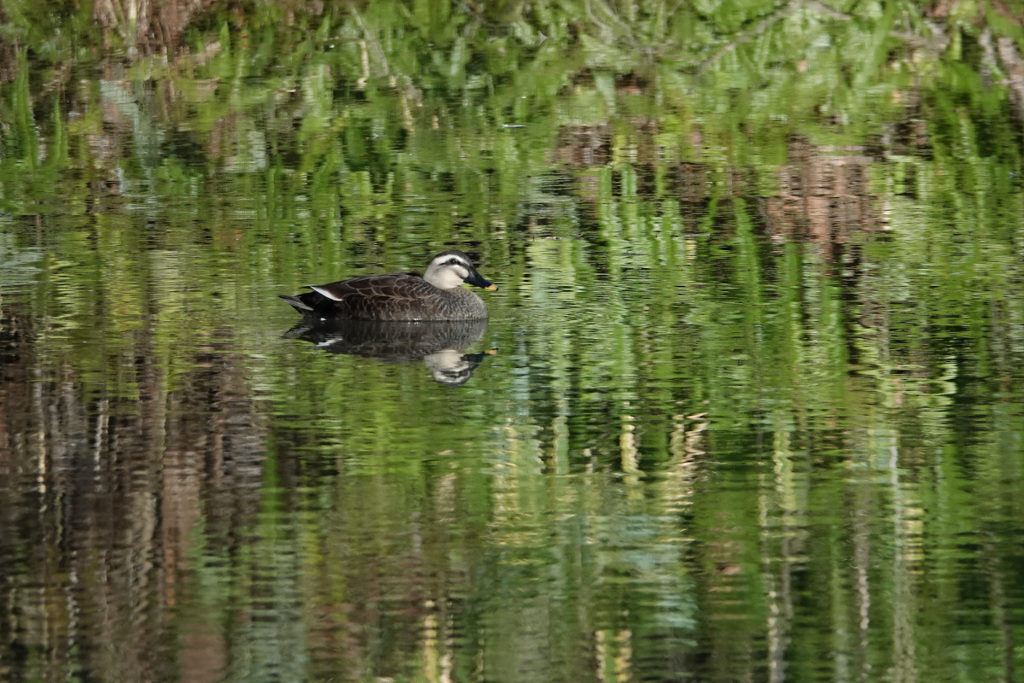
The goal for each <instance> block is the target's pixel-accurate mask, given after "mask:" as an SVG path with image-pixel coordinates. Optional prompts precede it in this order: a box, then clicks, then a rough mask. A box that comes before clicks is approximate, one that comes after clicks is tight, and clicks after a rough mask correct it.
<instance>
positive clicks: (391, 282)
mask: <svg viewBox="0 0 1024 683" xmlns="http://www.w3.org/2000/svg"><path fill="white" fill-rule="evenodd" d="M463 284H469V285H473V286H476V287H480V288H482V289H488V290H491V291H495V290H497V289H498V287H497V285H494V284H492V283H491V282H490V281H489V280H487V279H485V278H484V277H483V276H482V275H480V273H478V272H477V270H476V268H475V267H474V266H473V262H472V261H471V260H470V258H469V257H468V256H466V255H465V254H464V253H462V252H461V251H458V250H457V249H449V250H448V251H442V252H441V253H440V254H438V255H437V256H435V257H434V258H432V259H431V260H430V264H429V265H428V266H427V270H426V272H425V273H424V274H423V275H422V276H421V275H418V274H416V273H388V274H387V275H364V276H362V277H354V278H352V279H350V280H341V281H339V282H331V283H329V284H326V285H309V289H311V290H313V291H311V292H303V293H302V294H297V295H295V296H289V295H286V294H279V295H278V296H279V297H280V298H282V299H284V300H285V301H287V302H288V303H289V304H290V305H291V306H292V308H294V309H295V310H296V311H298V312H299V313H302V314H303V316H304V317H312V318H317V319H321V320H327V319H336V320H404V321H417V320H484V319H486V318H487V317H488V312H487V304H485V303H484V300H483V299H481V298H480V297H479V296H478V295H477V294H476V293H474V292H472V291H470V290H468V289H466V288H464V287H462V286H461V285H463Z"/></svg>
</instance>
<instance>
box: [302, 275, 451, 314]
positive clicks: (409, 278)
mask: <svg viewBox="0 0 1024 683" xmlns="http://www.w3.org/2000/svg"><path fill="white" fill-rule="evenodd" d="M310 289H312V290H313V291H314V292H316V293H317V294H319V295H320V296H321V297H323V300H322V305H323V306H324V307H325V308H328V309H331V310H333V311H334V312H336V313H338V314H341V315H344V316H347V317H351V318H356V319H361V320H395V319H406V318H408V317H409V316H410V313H411V312H414V311H415V310H416V309H417V308H418V307H420V306H422V304H423V302H424V300H429V299H430V298H432V297H436V296H437V294H438V289H437V288H436V287H434V286H433V285H432V284H430V283H429V282H427V281H426V280H424V279H423V278H422V277H420V276H419V275H412V274H409V273H391V274H389V275H368V276H364V277H356V278H352V279H351V280H342V281H341V282H332V283H330V284H326V285H312V286H310ZM314 308H320V307H319V306H314Z"/></svg>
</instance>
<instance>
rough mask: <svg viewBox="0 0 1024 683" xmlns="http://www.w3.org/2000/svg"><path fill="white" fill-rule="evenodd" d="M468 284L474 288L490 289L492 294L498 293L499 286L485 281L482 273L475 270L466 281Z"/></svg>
mask: <svg viewBox="0 0 1024 683" xmlns="http://www.w3.org/2000/svg"><path fill="white" fill-rule="evenodd" d="M465 282H466V284H470V285H473V286H474V287H482V288H483V289H489V290H491V291H492V292H496V291H498V285H496V284H494V283H493V282H491V281H490V280H487V279H484V277H483V276H482V275H480V273H478V272H476V271H475V270H474V271H473V272H472V273H470V274H469V277H467V278H466V280H465Z"/></svg>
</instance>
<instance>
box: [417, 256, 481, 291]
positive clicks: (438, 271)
mask: <svg viewBox="0 0 1024 683" xmlns="http://www.w3.org/2000/svg"><path fill="white" fill-rule="evenodd" d="M469 269H470V265H469V264H468V263H466V261H465V259H462V258H460V257H458V256H455V255H452V254H449V255H447V256H442V257H440V258H435V259H434V260H433V261H431V262H430V267H429V268H427V272H426V273H425V274H424V275H423V279H424V280H426V281H427V282H429V283H430V284H432V285H434V286H435V287H437V288H438V289H452V288H453V287H458V286H459V285H461V284H462V281H463V280H465V279H466V278H467V277H469Z"/></svg>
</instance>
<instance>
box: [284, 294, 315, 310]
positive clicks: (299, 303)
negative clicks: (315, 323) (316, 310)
mask: <svg viewBox="0 0 1024 683" xmlns="http://www.w3.org/2000/svg"><path fill="white" fill-rule="evenodd" d="M277 296H278V297H279V298H281V299H284V300H285V301H287V302H288V304H289V305H290V306H291V307H292V308H294V309H295V310H296V311H298V312H299V313H309V312H311V311H312V310H313V307H312V306H310V305H309V304H307V303H306V302H305V301H303V300H302V299H301V298H299V297H297V296H289V295H287V294H278V295H277Z"/></svg>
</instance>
